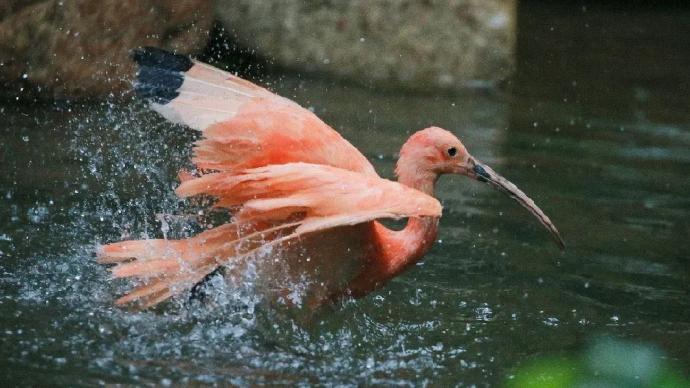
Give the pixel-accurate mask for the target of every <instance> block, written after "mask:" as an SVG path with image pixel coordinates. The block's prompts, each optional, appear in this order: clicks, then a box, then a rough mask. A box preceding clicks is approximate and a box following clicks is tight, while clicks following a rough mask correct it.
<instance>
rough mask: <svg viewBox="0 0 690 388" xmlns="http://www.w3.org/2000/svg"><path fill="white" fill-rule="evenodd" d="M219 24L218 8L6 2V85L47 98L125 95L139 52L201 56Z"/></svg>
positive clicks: (2, 49)
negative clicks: (132, 52) (142, 49)
mask: <svg viewBox="0 0 690 388" xmlns="http://www.w3.org/2000/svg"><path fill="white" fill-rule="evenodd" d="M212 23H213V3H212V1H211V0H181V1H174V2H171V1H164V0H64V1H62V0H60V1H58V0H49V1H45V0H43V1H42V0H33V1H31V0H30V1H26V0H3V2H2V5H0V82H2V83H3V84H5V85H6V87H5V89H7V85H13V86H14V84H19V85H20V86H26V84H28V85H29V86H32V87H33V89H34V90H37V91H39V92H40V93H39V95H40V96H43V97H46V98H50V97H53V96H59V97H99V96H104V95H108V94H109V93H112V92H116V93H117V92H121V91H123V90H126V89H128V88H129V81H130V80H131V77H132V75H133V71H134V70H133V69H134V67H133V65H132V64H131V62H130V60H129V51H130V50H131V49H133V48H135V47H138V46H145V45H147V46H157V47H162V48H166V49H171V50H175V51H179V52H184V53H191V52H195V51H200V50H203V48H204V46H205V43H206V41H207V40H208V31H209V29H210V28H211V24H212ZM10 89H11V88H10ZM14 90H17V89H14ZM5 93H7V90H6V91H5Z"/></svg>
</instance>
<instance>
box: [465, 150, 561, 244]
mask: <svg viewBox="0 0 690 388" xmlns="http://www.w3.org/2000/svg"><path fill="white" fill-rule="evenodd" d="M472 163H474V166H471V164H472ZM467 175H469V176H470V177H472V178H474V179H476V180H478V181H480V182H484V183H487V184H489V185H490V186H492V187H494V188H496V189H498V190H500V191H502V192H504V193H506V194H507V195H508V196H510V197H511V198H513V199H514V200H516V201H517V202H518V203H519V204H520V205H522V207H524V208H525V209H527V210H529V212H530V213H532V215H533V216H535V217H537V219H538V220H539V222H540V223H541V224H542V225H544V227H545V228H546V230H548V231H549V233H551V238H552V239H553V241H554V242H555V243H556V245H558V246H559V248H561V249H562V250H564V249H565V242H563V238H561V235H560V234H559V233H558V229H556V225H554V224H553V222H551V220H550V219H549V217H548V216H547V215H546V214H544V212H543V211H542V210H541V209H540V208H539V206H537V205H536V204H535V203H534V201H532V199H531V198H530V197H528V196H527V195H526V194H525V193H523V192H522V190H520V189H518V187H517V186H515V185H514V184H513V183H512V182H510V181H509V180H507V179H505V178H504V177H502V176H500V175H498V174H497V173H496V171H494V170H493V169H492V168H491V167H489V166H487V165H485V164H482V163H479V162H478V161H477V160H474V159H471V160H470V168H469V169H468V170H467Z"/></svg>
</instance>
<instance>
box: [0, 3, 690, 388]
mask: <svg viewBox="0 0 690 388" xmlns="http://www.w3.org/2000/svg"><path fill="white" fill-rule="evenodd" d="M139 46H156V47H161V48H165V49H169V50H174V51H176V52H178V53H184V54H190V55H192V56H194V57H196V58H198V59H200V60H203V61H206V62H210V63H212V64H214V65H215V66H218V67H221V68H224V69H227V70H230V71H233V72H237V73H238V74H239V75H240V76H242V77H245V78H248V79H250V80H253V81H255V82H257V83H259V84H261V85H264V86H267V87H268V88H269V89H271V90H273V91H275V92H277V93H279V94H281V95H283V96H286V97H289V98H292V99H295V100H296V101H298V102H299V103H300V104H302V105H304V106H305V107H307V108H309V109H311V110H313V111H314V112H316V113H317V114H318V115H319V116H320V117H322V118H323V119H324V120H325V121H326V122H327V123H329V124H331V125H332V126H333V127H334V128H336V129H337V130H338V131H340V132H341V133H342V134H343V135H344V136H345V137H346V138H347V139H348V140H350V141H351V142H352V143H353V144H354V145H356V146H357V147H358V148H360V150H362V151H363V153H364V154H365V155H366V156H367V157H369V158H370V159H371V160H372V161H373V162H374V164H375V166H376V168H377V170H378V171H379V172H380V173H381V175H382V176H384V177H388V178H392V177H393V173H392V171H393V167H394V163H395V160H396V159H397V151H398V150H399V148H400V146H401V145H402V143H403V142H404V141H405V139H406V138H407V137H408V136H409V135H410V133H412V132H413V131H415V130H418V129H421V128H424V127H426V126H429V125H438V126H441V127H444V128H447V129H449V130H451V131H453V132H454V133H455V134H457V135H458V136H459V137H460V138H461V139H462V140H463V142H464V143H465V144H466V145H467V147H468V149H469V150H470V151H471V152H472V153H473V154H474V155H476V156H477V157H478V158H479V159H481V160H484V161H486V162H487V164H489V165H491V166H492V167H494V169H495V170H496V171H498V172H500V173H501V174H503V175H505V176H506V177H507V178H509V179H510V180H511V181H513V182H515V183H516V184H518V185H519V186H520V187H521V188H522V189H523V190H524V191H525V192H526V193H528V194H529V195H530V196H532V197H533V198H534V199H535V201H536V202H537V203H538V204H539V205H540V206H541V207H542V208H543V209H544V210H545V212H546V213H547V214H549V216H550V217H551V219H552V220H553V221H554V222H555V224H556V225H557V226H558V227H559V230H560V231H561V233H562V235H563V236H564V238H565V240H566V243H567V245H568V249H567V251H566V252H564V253H561V252H559V251H558V250H557V249H556V248H554V247H553V246H552V245H551V242H550V241H549V239H548V237H547V236H546V235H545V233H544V232H543V231H542V230H541V229H540V227H539V225H536V223H535V222H532V221H533V220H531V219H530V217H529V215H528V214H526V213H525V212H524V211H523V210H522V209H520V208H519V207H517V206H514V204H513V203H511V201H509V200H508V199H506V198H503V197H502V196H501V195H500V194H497V193H493V192H491V191H490V190H488V189H487V188H484V187H481V186H479V185H476V184H473V183H472V182H469V181H464V180H460V179H443V180H442V181H441V182H440V186H439V188H438V190H437V195H438V196H439V198H440V199H441V200H442V203H443V205H444V216H443V218H442V220H441V231H440V234H439V241H438V242H437V244H436V246H435V247H434V248H433V250H432V251H431V252H430V253H429V254H428V255H427V257H426V259H425V260H424V261H423V262H422V263H420V264H419V265H417V266H416V267H415V268H413V269H411V270H410V271H408V272H407V273H406V274H404V275H403V276H401V277H400V278H397V279H395V280H394V281H392V282H391V283H390V284H389V285H388V286H387V287H386V288H385V289H383V290H381V291H379V292H377V293H375V294H372V295H370V296H369V297H367V298H364V299H362V300H359V301H356V302H349V303H345V304H344V305H342V306H338V307H337V308H335V309H334V310H333V311H329V312H327V313H324V314H322V315H321V316H319V317H316V318H314V319H313V320H312V321H310V323H305V320H304V319H303V318H300V317H295V316H294V314H292V313H289V312H282V311H266V310H265V309H263V308H262V307H261V304H260V301H257V300H256V298H255V297H254V296H253V294H252V292H251V288H248V289H242V290H219V292H218V294H219V295H222V298H220V297H219V299H218V300H216V301H215V307H214V308H210V307H207V306H206V307H205V306H192V307H190V306H189V305H188V303H187V302H186V301H185V300H184V298H181V299H180V300H177V301H173V302H172V303H169V304H168V305H166V306H164V307H163V308H161V309H159V310H157V311H153V312H129V311H123V310H120V309H116V308H113V307H112V300H113V297H114V295H117V294H119V293H122V292H123V291H124V290H125V289H127V288H128V285H127V284H125V283H124V282H113V281H111V280H109V278H108V274H107V272H106V271H105V270H104V269H103V268H101V267H99V266H97V265H95V263H93V253H92V252H93V248H94V246H95V244H98V243H102V242H109V241H115V240H120V239H127V238H143V237H161V236H162V235H163V233H164V232H165V233H166V234H167V235H168V236H170V237H174V238H177V237H184V236H188V235H190V234H193V233H194V232H195V231H196V230H198V229H195V225H194V224H193V222H191V221H190V218H189V217H187V215H189V214H192V213H194V212H196V211H198V209H196V208H194V206H193V205H190V204H188V203H184V202H181V201H179V200H178V199H177V198H175V196H174V193H173V192H172V190H173V188H174V187H175V186H176V185H177V183H176V182H177V181H176V172H177V170H178V169H179V168H180V167H181V166H183V165H185V163H187V157H188V155H189V145H190V143H191V142H192V141H193V140H194V139H195V138H196V136H197V135H196V134H194V133H192V131H190V130H187V129H185V128H180V127H178V126H173V125H171V124H168V123H166V122H165V121H164V120H162V119H161V118H160V117H158V116H157V115H156V114H155V113H152V112H149V110H148V109H147V107H146V106H145V105H144V104H142V103H141V102H140V101H138V100H137V99H136V98H135V96H134V95H133V93H132V92H131V90H130V88H131V81H132V79H133V77H134V71H135V70H134V68H133V65H132V63H131V62H130V60H129V56H128V55H129V54H128V53H129V51H130V50H131V49H132V48H135V47H139ZM688 69H690V6H689V5H687V4H686V3H685V2H672V1H661V2H652V1H634V2H623V1H605V2H597V1H532V0H522V1H512V0H485V1H480V0H456V1H452V0H426V1H421V0H419V1H406V0H400V1H384V0H375V1H350V2H338V1H325V0H321V1H317V0H313V1H280V2H279V1H251V0H235V1H230V0H213V1H212V0H188V1H175V2H172V1H154V0H141V1H127V0H120V1H114V0H112V1H111V0H102V1H94V0H90V1H89V0H75V1H69V0H63V1H58V0H54V1H41V0H5V1H3V2H2V3H0V85H1V86H2V87H1V88H0V117H2V120H1V122H0V373H2V374H3V376H5V379H6V382H8V383H9V384H11V385H15V384H32V385H45V384H51V385H52V384H60V385H74V384H84V385H94V384H107V383H125V384H160V385H171V384H200V385H205V384H209V385H213V384H220V385H224V384H235V385H253V384H278V385H280V384H283V385H327V384H328V385H332V384H341V385H400V386H409V385H415V386H416V385H458V386H472V385H474V386H495V385H498V386H501V385H507V386H535V387H542V386H543V387H547V386H553V387H557V386H649V387H652V386H668V387H675V386H687V385H688V380H687V376H688V375H689V374H690V350H689V349H690V264H689V263H690V248H689V245H688V237H690V222H689V221H688V219H690V197H689V196H688V193H689V192H690V180H688V177H687V173H688V171H690V92H689V91H690V72H689V71H688ZM248 283H251V282H248Z"/></svg>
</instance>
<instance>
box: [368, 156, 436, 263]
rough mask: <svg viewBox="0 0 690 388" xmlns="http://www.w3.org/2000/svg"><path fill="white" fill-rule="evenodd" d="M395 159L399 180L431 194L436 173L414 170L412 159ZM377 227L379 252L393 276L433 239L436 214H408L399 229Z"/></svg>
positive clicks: (428, 245)
mask: <svg viewBox="0 0 690 388" xmlns="http://www.w3.org/2000/svg"><path fill="white" fill-rule="evenodd" d="M406 162H407V161H406V160H404V159H401V160H400V161H398V168H397V169H396V172H397V174H398V182H400V183H402V184H404V185H406V186H409V187H412V188H414V189H417V190H419V191H421V192H423V193H425V194H428V195H431V196H433V195H434V186H435V185H436V180H437V178H438V175H436V174H435V173H431V172H424V171H419V170H416V169H415V168H414V167H415V166H414V164H413V163H406ZM381 227H382V228H383V229H385V230H380V234H379V235H380V236H381V242H382V244H381V248H383V249H382V250H383V252H381V253H382V254H383V256H384V260H385V262H386V266H387V267H388V271H389V274H390V275H391V276H395V275H396V274H398V273H400V272H401V271H402V270H404V269H405V268H407V267H408V266H409V265H411V264H414V263H416V262H417V261H419V259H421V258H422V257H423V256H424V254H426V252H428V251H429V249H431V246H432V245H433V244H434V241H436V235H437V232H438V217H410V218H409V219H408V221H407V224H406V225H405V228H404V229H402V230H400V231H394V230H390V229H387V228H385V227H383V225H381Z"/></svg>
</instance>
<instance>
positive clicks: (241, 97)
mask: <svg viewBox="0 0 690 388" xmlns="http://www.w3.org/2000/svg"><path fill="white" fill-rule="evenodd" d="M133 58H134V60H135V61H136V62H137V64H138V65H139V72H138V74H137V81H136V83H135V89H136V91H137V93H138V94H139V95H141V96H143V97H145V98H147V99H149V100H150V101H151V107H152V108H153V109H154V110H155V111H157V112H158V113H160V114H161V115H163V116H164V117H165V118H167V119H168V120H170V121H172V122H175V123H180V124H184V125H187V126H189V127H191V128H193V129H197V130H199V131H202V133H203V135H204V138H203V139H202V140H200V141H198V142H197V143H196V147H195V155H194V159H193V161H194V163H195V164H196V165H197V167H199V168H202V169H211V170H219V171H235V172H236V171H240V170H244V169H248V168H255V167H261V166H266V165H270V164H284V163H293V162H305V163H312V164H323V165H329V166H333V167H338V168H342V169H346V170H351V171H356V172H360V173H363V174H366V175H370V176H377V175H376V172H375V170H374V168H373V166H372V165H371V163H369V161H368V160H367V159H366V158H365V157H364V155H362V154H361V153H360V152H359V151H358V150H357V149H356V148H355V147H354V146H352V144H350V143H349V142H348V141H347V140H345V139H344V138H343V137H342V136H340V134H338V133H337V132H336V131H335V130H333V129H332V128H331V127H329V126H328V125H326V124H325V123H324V122H323V121H321V120H320V119H319V118H318V117H317V116H316V115H315V114H313V113H312V112H310V111H309V110H307V109H304V108H302V107H301V106H299V105H298V104H297V103H295V102H293V101H291V100H288V99H286V98H283V97H280V96H278V95H276V94H273V93H271V92H269V91H268V90H266V89H264V88H261V87H259V86H257V85H255V84H253V83H251V82H249V81H246V80H243V79H241V78H239V77H237V76H234V75H232V74H230V73H228V72H225V71H222V70H219V69H217V68H214V67H211V66H209V65H207V64H204V63H201V62H198V61H194V60H191V59H189V58H188V57H186V56H182V55H177V54H173V53H169V52H167V51H164V50H160V49H156V48H143V49H139V50H135V51H134V53H133Z"/></svg>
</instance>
